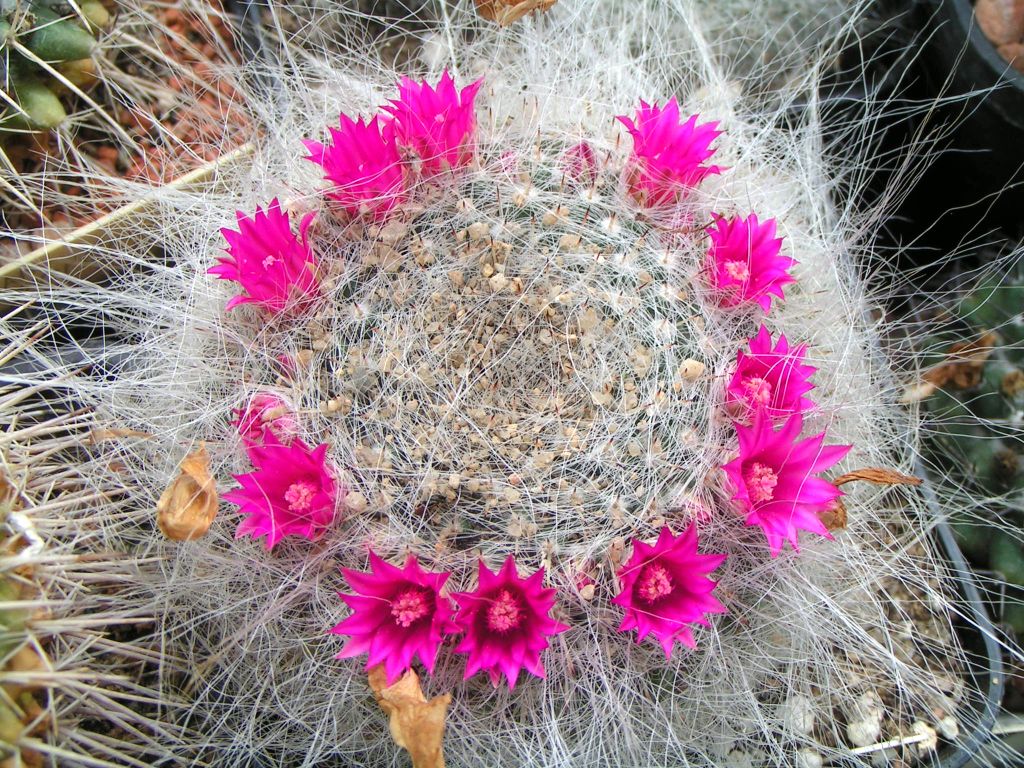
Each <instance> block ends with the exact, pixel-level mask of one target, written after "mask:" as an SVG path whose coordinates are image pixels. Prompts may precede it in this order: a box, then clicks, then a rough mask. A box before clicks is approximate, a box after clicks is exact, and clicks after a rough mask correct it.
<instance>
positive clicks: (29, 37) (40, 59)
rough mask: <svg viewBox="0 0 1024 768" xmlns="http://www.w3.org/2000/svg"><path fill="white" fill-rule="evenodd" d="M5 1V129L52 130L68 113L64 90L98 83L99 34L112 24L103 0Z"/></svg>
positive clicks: (0, 4)
mask: <svg viewBox="0 0 1024 768" xmlns="http://www.w3.org/2000/svg"><path fill="white" fill-rule="evenodd" d="M78 9H79V10H80V12H81V15H79V13H77V12H76V11H75V9H74V8H72V6H71V5H70V4H69V3H66V2H64V0H29V1H26V2H21V1H20V0H2V1H0V54H2V58H0V74H2V80H3V82H2V86H0V87H2V89H3V101H4V107H3V111H2V112H0V130H3V129H18V130H25V129H27V130H46V129H48V128H56V127H57V126H58V125H60V124H61V123H62V122H63V121H64V118H65V117H67V113H66V112H65V111H64V106H63V104H61V101H60V98H59V96H60V93H61V91H63V90H65V89H67V88H68V87H69V86H74V87H76V88H79V87H82V86H85V85H88V84H90V83H92V82H93V81H94V80H95V78H96V68H95V64H94V62H93V59H92V54H93V50H94V49H95V47H96V33H97V32H98V31H99V30H100V29H101V28H103V27H104V26H106V24H107V23H108V22H109V20H110V14H109V13H108V11H107V9H106V8H105V7H104V6H103V5H102V3H100V2H98V0H84V1H83V2H80V3H78Z"/></svg>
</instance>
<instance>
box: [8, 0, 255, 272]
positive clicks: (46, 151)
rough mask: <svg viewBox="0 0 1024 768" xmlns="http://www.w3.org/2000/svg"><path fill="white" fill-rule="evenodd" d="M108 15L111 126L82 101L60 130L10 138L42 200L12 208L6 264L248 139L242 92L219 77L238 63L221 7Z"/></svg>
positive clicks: (32, 191) (21, 171)
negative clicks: (131, 188) (124, 191)
mask: <svg viewBox="0 0 1024 768" xmlns="http://www.w3.org/2000/svg"><path fill="white" fill-rule="evenodd" d="M108 6H109V8H110V10H111V11H112V12H113V14H114V18H113V22H112V24H111V26H110V27H109V28H108V29H107V30H104V31H103V32H102V33H101V35H100V36H99V45H98V48H97V53H96V54H94V58H95V59H96V61H97V63H98V65H99V71H100V73H101V77H100V80H99V82H98V83H97V84H96V86H95V88H93V89H92V91H91V92H90V93H89V96H90V97H91V98H92V99H93V100H94V101H95V102H96V103H97V104H98V105H99V106H100V107H101V108H102V110H103V112H104V113H105V115H106V119H104V116H103V115H100V114H98V112H97V111H96V110H94V109H92V108H91V107H89V106H88V105H87V104H85V103H83V102H82V100H81V99H77V98H75V97H70V98H68V99H67V100H66V104H65V106H66V108H67V109H68V113H69V115H70V117H69V118H68V119H67V120H66V121H65V123H64V124H63V125H62V126H61V127H60V128H58V129H56V130H52V131H46V132H38V133H20V134H14V133H5V134H0V148H2V150H3V151H4V152H5V153H6V154H7V156H8V158H10V160H11V162H12V163H13V165H14V166H15V168H16V170H17V174H18V176H17V178H16V179H15V181H16V183H17V185H18V186H19V188H20V189H21V190H22V191H23V192H25V194H26V195H27V196H28V197H30V198H31V200H32V201H33V206H32V207H29V206H28V205H26V204H25V203H24V202H20V201H18V200H15V199H4V200H3V202H4V205H3V210H2V213H0V261H3V260H6V259H8V258H12V257H14V256H16V255H19V254H22V253H26V252H28V251H30V250H32V249H34V248H35V247H37V246H38V245H39V244H40V242H41V238H42V237H44V236H52V235H54V234H59V233H63V232H66V231H68V230H71V229H74V228H75V227H78V226H81V225H82V224H85V223H87V222H88V221H90V220H92V219H94V218H95V217H96V216H98V215H101V214H103V213H105V212H107V211H109V210H111V209H113V208H115V207H117V206H118V205H119V204H120V201H119V199H118V196H117V193H116V192H114V190H115V189H116V186H117V182H118V181H119V180H125V181H141V182H145V183H152V184H162V183H166V182H168V181H171V180H172V179H174V178H176V177H178V176H181V175H182V174H184V173H186V172H188V171H189V170H191V169H192V168H194V167H196V166H198V165H201V164H202V163H204V162H206V161H210V160H213V159H214V158H216V157H217V156H218V155H219V154H221V153H223V152H224V151H226V150H228V149H231V148H233V147H235V146H237V145H239V144H241V143H242V142H243V141H244V138H245V134H246V131H247V127H248V124H249V121H248V118H247V116H246V115H245V113H244V110H243V109H242V107H241V106H240V104H241V102H242V99H241V98H240V97H239V89H238V87H237V84H236V83H235V82H233V81H232V80H230V79H229V78H226V77H223V76H221V75H220V74H219V69H220V68H221V67H222V65H225V64H228V63H234V62H236V61H237V58H238V53H237V48H236V42H235V39H234V37H233V33H232V31H231V29H230V28H229V26H228V24H227V22H226V21H225V17H224V15H223V9H222V7H221V4H220V2H219V0H210V1H208V2H193V1H192V0H179V1H178V2H175V3H170V4H167V3H164V4H159V5H158V4H156V3H142V4H129V3H117V4H116V3H115V2H113V0H111V2H109V3H108ZM112 122H113V123H116V125H117V129H115V128H114V127H113V126H112V125H111V123H112ZM118 134H120V135H118Z"/></svg>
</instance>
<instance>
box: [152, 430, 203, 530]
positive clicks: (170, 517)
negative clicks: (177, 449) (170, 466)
mask: <svg viewBox="0 0 1024 768" xmlns="http://www.w3.org/2000/svg"><path fill="white" fill-rule="evenodd" d="M178 469H179V474H178V476H177V477H176V478H175V479H174V481H173V482H172V483H171V484H170V485H169V486H167V490H165V491H164V493H163V495H162V496H161V497H160V501H158V502H157V504H156V522H157V525H158V526H160V530H161V531H162V532H163V534H164V536H166V537H167V538H169V539H172V540H174V541H192V540H194V539H198V538H200V537H202V536H203V535H205V534H206V532H207V531H208V530H209V529H210V523H212V522H213V518H215V517H216V516H217V484H216V483H215V482H214V480H213V476H212V475H210V457H209V455H208V454H207V452H206V444H205V443H200V444H199V449H198V450H196V451H193V452H192V453H190V454H189V455H188V456H186V457H185V458H184V459H183V460H182V462H181V465H180V466H179V467H178Z"/></svg>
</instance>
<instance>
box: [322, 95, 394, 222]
mask: <svg viewBox="0 0 1024 768" xmlns="http://www.w3.org/2000/svg"><path fill="white" fill-rule="evenodd" d="M339 120H340V122H341V126H340V127H339V128H328V131H329V132H330V134H331V143H330V144H328V145H324V144H321V143H320V142H318V141H311V140H308V139H307V140H306V141H303V142H302V143H303V144H305V146H306V149H308V150H309V157H308V158H306V159H307V160H311V161H313V162H314V163H316V164H317V165H319V166H321V167H322V168H323V169H324V176H325V177H326V178H327V180H328V181H330V182H332V183H333V184H334V185H335V187H334V188H333V189H331V190H330V191H329V192H328V193H327V196H328V197H330V198H332V199H334V200H337V201H338V202H339V203H341V205H342V207H344V208H345V210H347V211H348V212H349V213H350V214H351V215H353V216H358V215H360V214H363V213H368V214H372V215H373V218H374V219H377V220H379V219H382V218H384V217H385V216H387V214H388V212H389V211H391V209H392V208H394V207H395V206H396V205H397V204H398V203H400V202H402V201H404V200H405V198H406V188H405V170H404V168H403V164H402V157H401V155H400V154H399V152H398V145H397V144H396V143H395V140H394V136H392V133H391V131H389V130H385V131H382V130H381V127H382V126H381V124H380V122H379V118H377V117H374V118H373V119H372V120H370V122H368V123H364V122H363V119H362V118H360V119H359V120H358V121H353V120H352V118H350V117H349V116H348V115H341V117H340V118H339Z"/></svg>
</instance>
